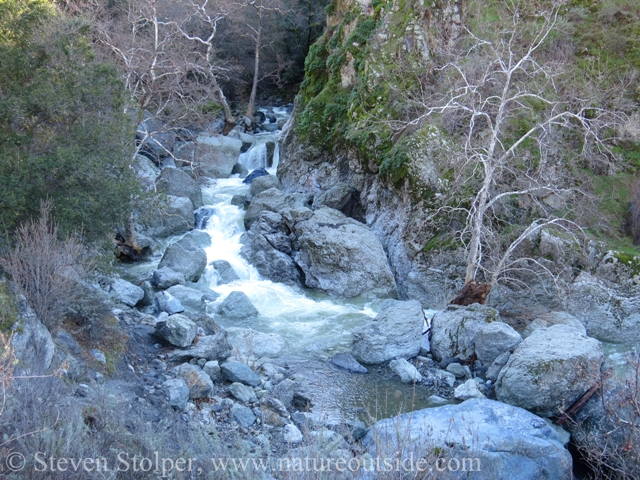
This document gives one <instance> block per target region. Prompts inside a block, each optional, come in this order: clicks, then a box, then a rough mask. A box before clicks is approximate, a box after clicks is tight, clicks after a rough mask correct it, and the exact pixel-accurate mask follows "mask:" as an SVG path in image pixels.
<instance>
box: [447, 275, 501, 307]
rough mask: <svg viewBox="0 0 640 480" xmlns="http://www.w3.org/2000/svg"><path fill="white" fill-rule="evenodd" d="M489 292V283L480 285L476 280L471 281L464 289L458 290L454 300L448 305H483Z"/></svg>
mask: <svg viewBox="0 0 640 480" xmlns="http://www.w3.org/2000/svg"><path fill="white" fill-rule="evenodd" d="M490 291H491V284H490V283H486V282H485V283H480V282H477V281H476V280H471V281H470V282H467V283H465V284H464V287H462V288H461V289H460V291H459V292H458V295H457V296H456V298H454V299H453V300H451V302H449V305H463V306H467V305H471V304H472V303H479V304H481V305H484V303H485V302H486V301H487V297H488V296H489V292H490Z"/></svg>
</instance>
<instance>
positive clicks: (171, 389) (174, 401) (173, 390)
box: [162, 378, 189, 410]
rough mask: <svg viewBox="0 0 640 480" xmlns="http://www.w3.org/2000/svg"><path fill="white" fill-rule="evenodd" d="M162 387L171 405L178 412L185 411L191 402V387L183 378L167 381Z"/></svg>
mask: <svg viewBox="0 0 640 480" xmlns="http://www.w3.org/2000/svg"><path fill="white" fill-rule="evenodd" d="M162 387H163V389H164V391H165V393H166V394H167V399H168V400H169V405H171V406H172V407H173V408H175V409H178V410H184V408H185V407H186V406H187V402H188V401H189V387H188V386H187V382H185V381H184V379H182V378H170V379H169V380H165V382H164V383H163V384H162Z"/></svg>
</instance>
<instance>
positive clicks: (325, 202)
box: [312, 182, 355, 211]
mask: <svg viewBox="0 0 640 480" xmlns="http://www.w3.org/2000/svg"><path fill="white" fill-rule="evenodd" d="M354 192H355V189H354V188H353V187H352V186H350V185H349V184H346V183H343V182H341V183H338V184H337V185H334V186H332V187H331V188H330V189H328V190H325V191H323V192H320V193H317V194H316V195H315V196H314V197H313V205H312V207H313V208H314V209H317V208H321V207H323V206H324V207H329V208H333V209H335V210H340V211H342V209H343V208H344V207H345V206H346V205H347V203H349V201H350V200H351V198H352V196H353V194H354Z"/></svg>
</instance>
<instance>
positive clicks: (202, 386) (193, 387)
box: [178, 363, 213, 399]
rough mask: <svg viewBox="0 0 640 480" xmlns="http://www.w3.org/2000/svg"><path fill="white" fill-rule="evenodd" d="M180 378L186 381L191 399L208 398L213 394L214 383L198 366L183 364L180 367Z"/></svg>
mask: <svg viewBox="0 0 640 480" xmlns="http://www.w3.org/2000/svg"><path fill="white" fill-rule="evenodd" d="M178 378H181V379H183V380H184V382H185V383H186V384H187V387H188V388H189V398H191V399H196V398H202V397H208V396H209V395H211V392H213V382H212V381H211V378H210V377H209V375H207V374H206V373H204V372H203V371H202V369H201V368H200V367H198V366H197V365H191V364H190V363H183V364H182V365H180V367H178Z"/></svg>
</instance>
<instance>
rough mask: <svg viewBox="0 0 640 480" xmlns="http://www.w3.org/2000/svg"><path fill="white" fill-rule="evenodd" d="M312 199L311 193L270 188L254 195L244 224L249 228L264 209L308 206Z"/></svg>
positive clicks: (271, 210)
mask: <svg viewBox="0 0 640 480" xmlns="http://www.w3.org/2000/svg"><path fill="white" fill-rule="evenodd" d="M247 178H249V177H247ZM245 180H246V179H245ZM310 200H311V196H310V195H305V194H302V193H285V192H283V191H282V190H278V189H277V188H270V189H269V190H265V191H264V192H261V193H259V194H258V195H256V196H255V197H253V200H251V203H250V204H249V208H248V209H247V213H246V214H245V216H244V226H245V228H246V229H247V230H249V229H250V228H251V225H252V224H253V222H255V221H256V220H257V218H258V216H259V215H260V212H262V211H265V210H266V211H268V212H280V211H281V210H284V209H285V208H297V207H308V206H309V204H310Z"/></svg>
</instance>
